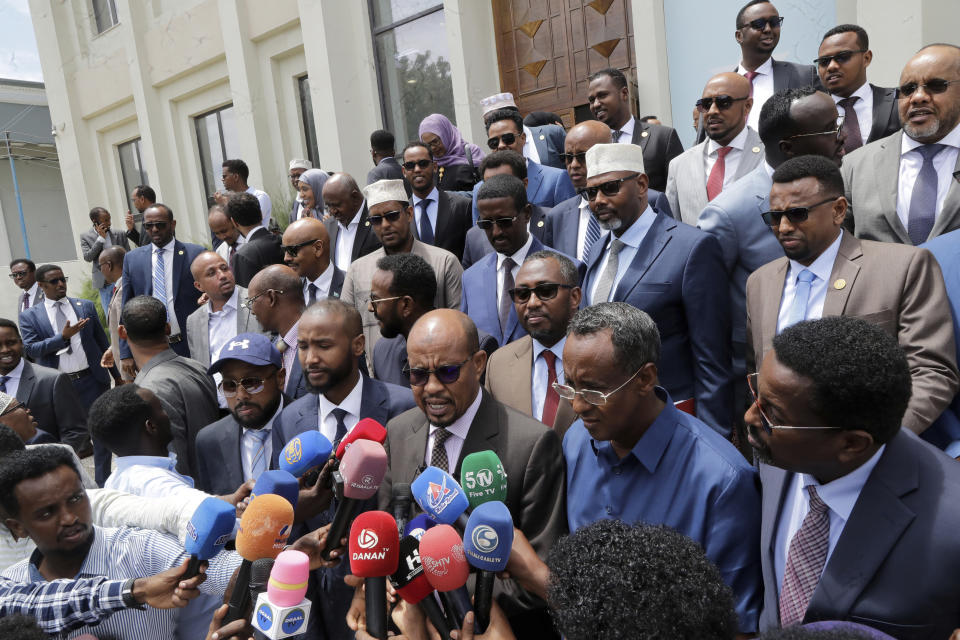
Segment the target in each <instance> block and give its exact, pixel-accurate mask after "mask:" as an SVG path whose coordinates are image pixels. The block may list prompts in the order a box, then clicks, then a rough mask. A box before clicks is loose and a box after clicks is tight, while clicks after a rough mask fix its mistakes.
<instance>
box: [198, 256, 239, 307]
mask: <svg viewBox="0 0 960 640" xmlns="http://www.w3.org/2000/svg"><path fill="white" fill-rule="evenodd" d="M190 273H192V274H193V286H194V287H195V288H196V289H197V291H202V292H203V293H205V294H206V295H207V298H209V300H210V304H211V305H213V310H214V311H219V310H220V309H222V305H223V304H224V303H226V301H227V300H229V299H230V298H231V297H232V296H233V292H234V290H236V288H237V281H236V280H235V279H234V277H233V272H232V271H231V270H230V265H228V264H227V261H226V260H224V259H223V256H221V255H220V254H219V253H216V252H215V251H204V252H203V253H201V254H200V255H198V256H197V257H196V258H194V259H193V263H192V264H191V265H190Z"/></svg>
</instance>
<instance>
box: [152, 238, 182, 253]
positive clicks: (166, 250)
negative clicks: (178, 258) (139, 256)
mask: <svg viewBox="0 0 960 640" xmlns="http://www.w3.org/2000/svg"><path fill="white" fill-rule="evenodd" d="M176 243H177V239H176V238H172V239H171V240H170V242H168V243H167V244H165V245H163V246H162V247H157V245H155V244H151V245H150V246H151V247H153V252H154V253H157V252H158V251H163V252H164V253H173V245H175V244H176Z"/></svg>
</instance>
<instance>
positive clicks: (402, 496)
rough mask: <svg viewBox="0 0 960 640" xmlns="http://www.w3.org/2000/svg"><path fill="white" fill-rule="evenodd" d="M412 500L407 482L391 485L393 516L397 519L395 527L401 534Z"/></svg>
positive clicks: (405, 524) (405, 526)
mask: <svg viewBox="0 0 960 640" xmlns="http://www.w3.org/2000/svg"><path fill="white" fill-rule="evenodd" d="M412 500H413V493H412V492H411V491H410V484H409V483H407V482H397V483H396V484H394V485H393V518H394V519H395V520H396V521H397V529H398V531H399V533H400V535H401V536H402V535H403V532H404V529H406V528H407V520H408V519H409V518H410V503H411V501H412Z"/></svg>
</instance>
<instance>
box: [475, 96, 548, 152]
mask: <svg viewBox="0 0 960 640" xmlns="http://www.w3.org/2000/svg"><path fill="white" fill-rule="evenodd" d="M480 108H481V109H482V111H483V122H484V124H487V121H488V120H489V116H490V115H491V114H492V113H493V112H494V111H497V110H499V109H511V110H513V111H516V112H517V114H519V113H520V108H519V107H517V103H516V101H515V100H514V99H513V94H512V93H509V92H505V93H498V94H495V95H492V96H489V97H486V98H484V99H483V100H481V101H480ZM530 115H531V114H527V118H529V117H530ZM523 133H524V135H525V136H526V141H525V142H524V145H523V157H524V158H527V159H528V160H533V161H534V162H536V163H537V164H542V165H546V166H548V167H553V168H555V169H560V170H561V171H562V170H563V143H564V139H565V138H566V132H565V131H564V129H563V127H562V126H561V125H559V124H555V123H549V124H541V125H528V124H527V122H526V118H525V119H524V123H523Z"/></svg>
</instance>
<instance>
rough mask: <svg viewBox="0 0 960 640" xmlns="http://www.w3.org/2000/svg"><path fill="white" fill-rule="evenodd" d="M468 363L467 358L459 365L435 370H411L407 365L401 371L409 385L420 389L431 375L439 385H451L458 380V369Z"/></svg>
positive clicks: (444, 366)
mask: <svg viewBox="0 0 960 640" xmlns="http://www.w3.org/2000/svg"><path fill="white" fill-rule="evenodd" d="M468 362H470V358H467V359H466V360H464V361H463V362H461V363H460V364H445V365H443V366H441V367H437V368H436V369H411V368H410V366H409V365H408V366H406V367H404V369H403V370H404V372H406V373H407V374H408V375H409V376H410V384H411V385H413V386H415V387H422V386H423V385H425V384H427V381H428V380H430V374H431V373H432V374H433V375H435V376H437V380H438V381H440V384H453V383H454V382H456V381H457V380H459V379H460V369H462V368H463V365H465V364H467V363H468Z"/></svg>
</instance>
